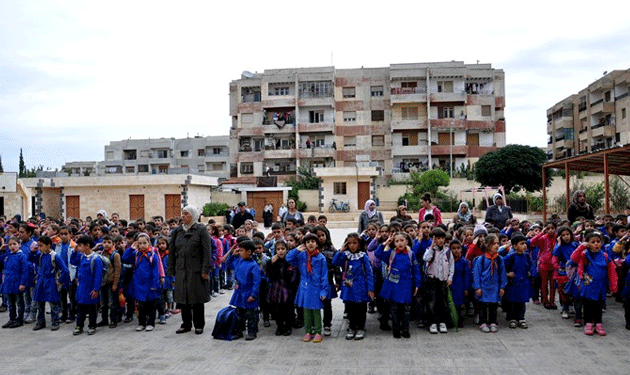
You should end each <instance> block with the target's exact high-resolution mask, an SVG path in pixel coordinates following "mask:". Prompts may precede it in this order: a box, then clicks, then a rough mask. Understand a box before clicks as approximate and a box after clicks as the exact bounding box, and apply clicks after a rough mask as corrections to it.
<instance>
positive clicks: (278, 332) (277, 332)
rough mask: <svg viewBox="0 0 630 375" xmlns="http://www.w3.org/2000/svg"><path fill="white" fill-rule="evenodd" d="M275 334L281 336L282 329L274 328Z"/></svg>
mask: <svg viewBox="0 0 630 375" xmlns="http://www.w3.org/2000/svg"><path fill="white" fill-rule="evenodd" d="M276 336H282V331H281V330H280V328H278V329H276Z"/></svg>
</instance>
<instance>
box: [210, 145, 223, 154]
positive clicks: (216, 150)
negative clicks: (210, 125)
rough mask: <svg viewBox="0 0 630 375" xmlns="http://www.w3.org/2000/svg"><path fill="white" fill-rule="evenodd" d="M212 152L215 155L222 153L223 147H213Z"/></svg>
mask: <svg viewBox="0 0 630 375" xmlns="http://www.w3.org/2000/svg"><path fill="white" fill-rule="evenodd" d="M212 154H213V155H220V154H221V147H213V148H212Z"/></svg>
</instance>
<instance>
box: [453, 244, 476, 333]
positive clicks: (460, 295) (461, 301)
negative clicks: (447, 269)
mask: <svg viewBox="0 0 630 375" xmlns="http://www.w3.org/2000/svg"><path fill="white" fill-rule="evenodd" d="M449 247H450V249H451V253H452V254H453V261H454V262H455V273H454V274H453V283H452V284H451V293H452V295H453V303H454V304H455V308H456V309H457V314H458V319H457V326H458V327H460V328H461V327H463V326H464V316H465V313H466V302H467V301H468V293H469V292H468V291H469V290H470V285H471V278H472V274H471V272H470V264H469V263H468V259H466V258H465V257H463V256H462V252H463V247H462V243H461V242H460V241H459V240H457V239H454V240H451V242H450V243H449Z"/></svg>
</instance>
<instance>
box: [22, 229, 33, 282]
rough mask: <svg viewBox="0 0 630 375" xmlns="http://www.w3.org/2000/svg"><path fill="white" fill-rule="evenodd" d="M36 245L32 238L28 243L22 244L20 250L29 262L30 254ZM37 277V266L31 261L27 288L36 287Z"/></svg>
mask: <svg viewBox="0 0 630 375" xmlns="http://www.w3.org/2000/svg"><path fill="white" fill-rule="evenodd" d="M34 243H35V241H34V240H33V239H32V238H31V239H30V240H28V241H26V242H22V244H21V245H20V250H22V252H23V253H24V254H25V255H26V258H27V260H28V254H30V253H31V246H33V244H34ZM36 275H37V273H36V271H35V264H33V263H31V262H30V261H29V262H28V283H27V284H26V287H27V288H33V287H35V276H36Z"/></svg>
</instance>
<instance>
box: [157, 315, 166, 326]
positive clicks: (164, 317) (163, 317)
mask: <svg viewBox="0 0 630 375" xmlns="http://www.w3.org/2000/svg"><path fill="white" fill-rule="evenodd" d="M158 323H159V324H166V316H165V315H162V316H160V321H159V322H158Z"/></svg>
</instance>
